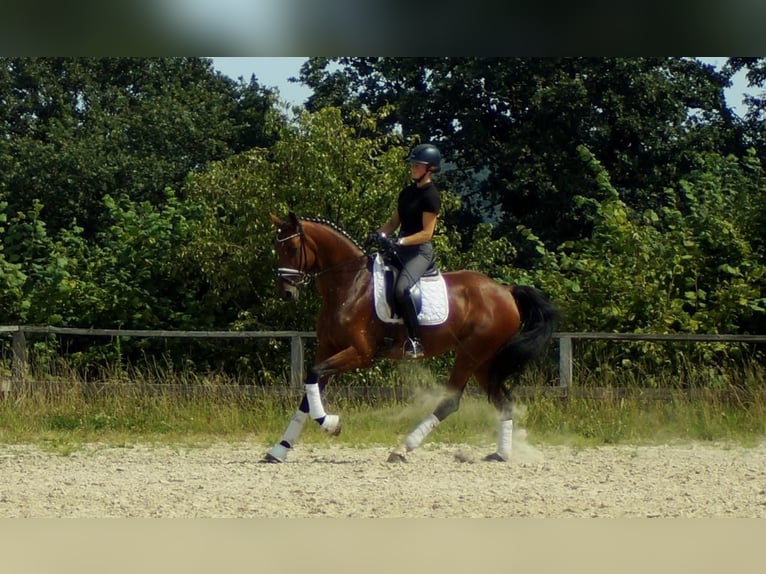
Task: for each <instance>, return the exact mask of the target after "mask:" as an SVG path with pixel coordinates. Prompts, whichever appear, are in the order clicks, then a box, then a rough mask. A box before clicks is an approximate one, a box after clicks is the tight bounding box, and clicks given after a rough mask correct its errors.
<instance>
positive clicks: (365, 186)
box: [184, 109, 406, 329]
mask: <svg viewBox="0 0 766 574" xmlns="http://www.w3.org/2000/svg"><path fill="white" fill-rule="evenodd" d="M375 121H376V118H375V117H372V116H368V115H365V114H359V115H358V116H357V117H356V121H355V123H354V124H352V125H347V124H344V123H343V121H342V120H341V117H340V114H339V112H338V110H333V109H326V110H323V111H321V112H319V113H316V114H309V113H303V114H301V115H300V116H299V117H298V118H297V120H296V122H295V124H294V125H291V126H286V127H284V128H283V130H282V131H281V132H280V137H279V141H278V142H277V143H276V144H275V145H274V146H272V147H271V148H269V149H254V150H251V151H249V152H247V153H243V154H240V155H238V156H237V157H234V158H232V159H231V160H228V161H226V162H221V163H218V164H216V165H214V166H212V167H211V169H209V170H208V171H207V172H205V173H203V174H198V175H194V176H192V177H191V178H190V179H189V182H188V184H187V186H186V188H185V190H184V191H185V194H186V195H187V196H188V197H189V199H190V200H191V201H194V202H196V203H197V204H199V205H200V206H202V209H203V214H202V217H201V219H200V220H199V221H197V222H195V223H194V226H193V231H192V233H191V240H190V241H189V242H188V244H187V245H186V248H185V250H184V256H185V259H186V260H187V261H188V264H189V265H190V266H193V267H194V268H196V269H198V270H199V271H200V273H201V276H202V277H203V278H204V280H205V281H206V283H207V284H208V285H209V286H210V292H209V295H210V296H211V297H215V298H216V299H217V300H216V301H211V302H212V303H214V304H216V305H217V306H218V309H219V310H224V309H228V310H229V314H228V315H226V316H225V319H226V321H228V322H231V323H233V324H234V325H236V326H237V327H247V328H265V329H268V328H301V329H311V328H313V317H314V314H315V312H316V299H315V298H312V297H310V296H309V297H306V298H305V300H304V301H303V302H302V303H301V304H299V305H297V306H296V305H294V304H290V305H285V304H282V303H280V302H278V301H276V300H275V293H276V291H275V289H276V284H275V280H274V279H275V272H274V265H275V262H274V255H273V251H272V244H273V240H274V227H273V225H272V223H271V221H270V220H269V213H270V212H271V213H274V214H276V215H278V216H280V217H285V216H286V215H287V213H288V212H289V211H291V210H292V211H294V212H295V213H297V214H298V215H299V216H303V217H324V218H327V219H329V220H330V221H333V222H335V223H337V224H338V225H340V226H341V227H342V228H344V229H345V230H346V231H347V232H348V233H349V234H350V235H351V236H352V237H356V238H358V240H359V241H362V240H363V239H364V238H365V237H366V235H367V233H368V232H369V231H370V230H372V229H374V228H376V227H378V226H379V225H380V224H381V222H382V221H385V219H386V218H387V217H388V216H389V215H390V213H391V210H392V209H393V206H394V202H395V200H396V194H397V193H398V190H399V189H400V188H401V186H402V184H403V183H404V181H405V180H404V179H403V178H404V176H405V172H406V170H405V166H404V164H403V162H402V158H403V157H404V155H405V149H404V148H402V147H401V146H398V145H397V140H396V138H392V137H389V136H386V137H376V138H370V137H368V136H366V135H365V133H369V132H370V131H371V126H374V123H375ZM309 295H310V294H309Z"/></svg>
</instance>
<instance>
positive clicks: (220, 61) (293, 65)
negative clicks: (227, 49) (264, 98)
mask: <svg viewBox="0 0 766 574" xmlns="http://www.w3.org/2000/svg"><path fill="white" fill-rule="evenodd" d="M307 59H308V58H307V57H303V58H301V57H268V58H267V57H262V58H212V60H213V66H214V67H215V69H216V70H218V71H219V72H221V73H222V74H224V75H226V76H229V77H230V78H232V79H235V80H236V79H237V78H239V77H242V78H244V80H245V81H246V82H247V81H250V76H251V75H253V74H255V78H256V80H257V81H258V83H259V84H260V85H261V86H264V87H266V88H276V89H277V90H278V91H279V95H280V98H281V99H283V100H285V101H287V102H288V103H290V104H292V105H302V104H303V103H304V102H305V101H306V99H307V98H308V97H309V96H310V95H311V89H310V88H307V87H306V86H303V85H302V84H300V83H297V82H296V83H290V82H288V81H287V79H288V78H291V77H295V78H297V77H298V74H299V73H300V69H301V66H302V65H303V62H305V61H306V60H307Z"/></svg>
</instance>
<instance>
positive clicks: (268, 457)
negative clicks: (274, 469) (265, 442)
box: [259, 452, 285, 463]
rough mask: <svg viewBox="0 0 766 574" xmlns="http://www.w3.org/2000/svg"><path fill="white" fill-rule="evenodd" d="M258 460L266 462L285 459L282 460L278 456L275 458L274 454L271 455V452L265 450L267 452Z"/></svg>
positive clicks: (277, 461) (278, 461)
mask: <svg viewBox="0 0 766 574" xmlns="http://www.w3.org/2000/svg"><path fill="white" fill-rule="evenodd" d="M259 462H267V463H280V462H285V461H284V460H282V459H280V458H277V457H276V456H274V455H273V454H271V453H270V452H267V453H266V454H265V455H264V457H263V458H262V459H261V460H260V461H259Z"/></svg>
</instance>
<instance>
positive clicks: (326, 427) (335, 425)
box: [320, 415, 342, 436]
mask: <svg viewBox="0 0 766 574" xmlns="http://www.w3.org/2000/svg"><path fill="white" fill-rule="evenodd" d="M320 426H321V427H322V430H323V431H324V432H326V433H327V434H329V435H330V436H338V435H339V434H340V431H341V428H342V425H341V423H340V417H339V416H338V415H325V417H324V420H323V421H322V423H321V425H320Z"/></svg>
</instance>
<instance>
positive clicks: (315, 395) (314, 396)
mask: <svg viewBox="0 0 766 574" xmlns="http://www.w3.org/2000/svg"><path fill="white" fill-rule="evenodd" d="M306 398H307V399H308V401H309V414H310V415H311V418H312V419H315V420H316V419H321V418H322V417H323V416H325V415H326V414H327V413H326V412H324V406H322V397H321V396H320V395H319V384H318V383H310V384H309V383H306Z"/></svg>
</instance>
